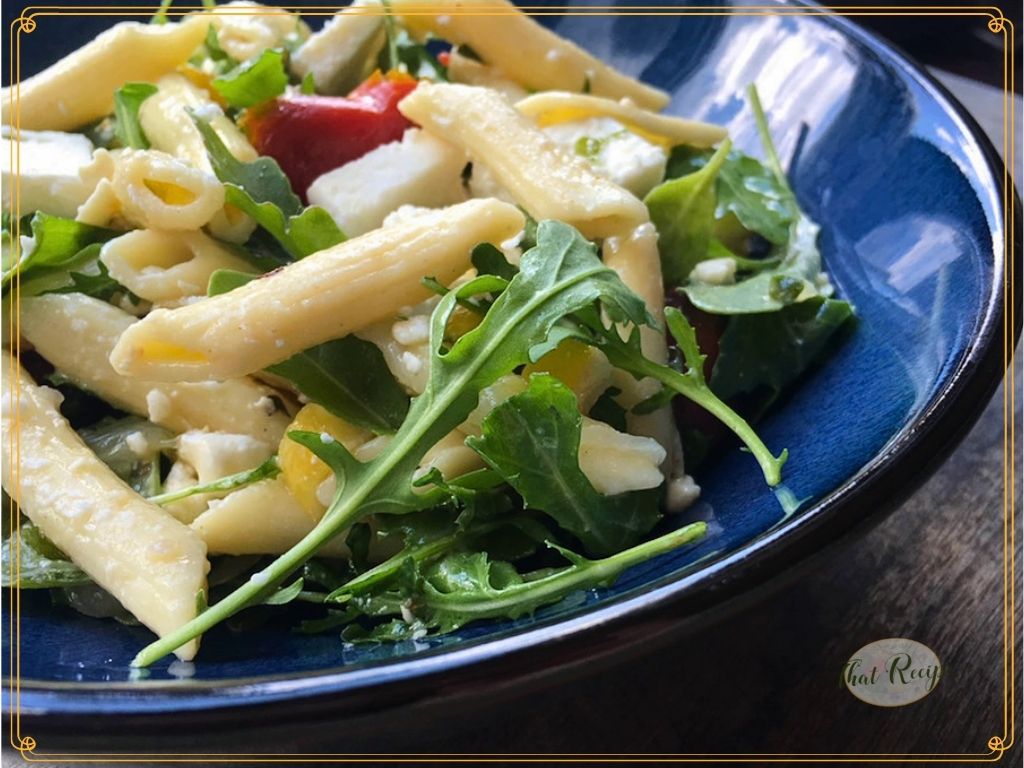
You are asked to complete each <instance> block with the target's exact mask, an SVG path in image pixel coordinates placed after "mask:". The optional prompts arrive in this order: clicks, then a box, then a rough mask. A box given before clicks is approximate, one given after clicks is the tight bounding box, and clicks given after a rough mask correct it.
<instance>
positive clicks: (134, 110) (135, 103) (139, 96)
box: [114, 83, 157, 149]
mask: <svg viewBox="0 0 1024 768" xmlns="http://www.w3.org/2000/svg"><path fill="white" fill-rule="evenodd" d="M156 91H157V87H156V86H155V85H153V84H152V83H125V84H124V85H122V86H121V87H120V88H118V89H117V90H116V91H114V119H115V123H114V131H115V133H116V134H117V138H118V139H119V140H120V142H121V144H123V145H124V146H126V147H128V148H130V149H149V140H148V139H146V134H145V133H144V132H143V130H142V124H141V123H140V122H139V107H141V106H142V102H144V101H145V100H146V99H148V98H149V97H150V96H152V95H153V94H154V93H156Z"/></svg>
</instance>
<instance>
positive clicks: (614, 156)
mask: <svg viewBox="0 0 1024 768" xmlns="http://www.w3.org/2000/svg"><path fill="white" fill-rule="evenodd" d="M543 131H544V133H546V134H547V135H548V136H549V137H550V138H551V139H552V140H553V141H555V143H557V144H559V145H560V146H562V147H564V148H566V149H567V150H569V151H570V152H572V153H574V154H577V155H581V156H583V157H585V158H586V159H588V160H590V162H591V164H592V165H593V167H594V170H595V171H597V173H599V174H601V175H602V176H604V177H605V178H606V179H608V180H609V181H611V182H613V183H615V184H618V185H619V186H620V187H624V188H625V189H628V190H629V191H630V192H632V193H633V194H634V195H636V196H637V197H641V198H642V197H643V196H644V195H646V194H647V193H648V192H650V191H651V190H652V189H654V187H656V186H657V185H658V184H660V183H661V180H662V179H664V178H665V165H666V163H667V162H668V153H667V152H666V151H665V150H664V148H662V147H660V146H658V145H657V144H652V143H651V142H649V141H647V140H646V139H644V138H642V137H640V136H638V135H637V134H635V133H633V132H632V131H630V130H629V129H628V128H626V127H625V126H624V125H623V124H622V123H620V122H619V121H618V120H614V119H612V118H610V117H590V118H587V119H585V120H570V121H567V122H563V123H555V124H553V125H549V126H546V127H545V128H543Z"/></svg>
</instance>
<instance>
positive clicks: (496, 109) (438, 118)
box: [399, 83, 647, 238]
mask: <svg viewBox="0 0 1024 768" xmlns="http://www.w3.org/2000/svg"><path fill="white" fill-rule="evenodd" d="M399 109H400V110H401V111H402V114H404V115H405V116H406V117H408V118H409V119H410V120H412V121H414V122H416V123H418V124H420V125H422V126H423V128H424V129H425V130H428V131H430V132H432V133H434V134H435V135H436V136H439V137H442V138H444V139H445V140H446V141H448V142H449V143H452V144H454V145H456V146H457V147H459V148H461V149H463V150H465V152H466V153H467V154H468V155H469V156H470V158H471V159H472V160H473V161H475V162H482V163H483V164H484V165H486V166H487V168H488V169H489V170H490V171H491V172H492V173H493V174H494V175H495V176H496V177H497V179H498V181H499V182H500V183H501V185H502V186H504V187H505V189H507V190H508V192H509V194H511V195H512V197H513V199H514V200H515V201H516V202H517V203H518V204H519V205H521V206H523V208H525V209H526V210H527V211H528V212H529V213H530V215H531V216H533V217H534V218H535V219H538V220H540V219H559V220H561V221H565V222H567V223H569V224H572V225H573V226H574V227H576V228H577V229H579V230H580V231H581V232H582V233H583V234H584V235H585V236H587V237H591V238H594V237H606V236H608V235H611V234H614V233H616V232H621V231H623V230H626V229H630V228H632V227H635V226H638V225H639V224H642V223H643V222H645V221H646V220H647V208H646V207H645V206H644V204H643V203H642V202H640V201H639V200H638V199H637V198H636V197H634V196H633V195H631V194H629V192H627V191H625V190H624V189H622V188H621V187H618V186H616V185H615V184H612V183H611V182H610V181H608V180H607V179H604V178H602V177H601V176H599V175H597V174H596V173H594V172H593V170H591V168H590V166H589V165H588V164H587V163H586V161H585V160H583V159H582V158H578V157H574V156H571V155H569V154H567V153H566V152H564V151H563V150H561V149H560V148H558V147H556V146H555V144H554V143H553V142H552V141H551V140H550V139H549V138H548V137H546V136H545V135H544V134H543V133H542V132H541V131H540V129H539V128H537V127H536V126H535V125H534V124H533V122H532V121H531V120H529V119H528V118H526V117H525V116H524V115H521V114H520V113H519V112H517V111H516V110H515V108H514V107H513V106H512V105H511V104H510V103H509V102H508V101H507V100H506V99H504V98H503V97H502V96H501V95H499V94H498V93H496V92H495V91H492V90H490V89H487V88H479V87H475V86H469V85H451V84H431V83H421V84H420V85H419V87H417V88H416V90H415V91H413V92H412V93H411V94H409V95H408V96H407V97H406V98H405V99H403V100H402V102H401V104H399Z"/></svg>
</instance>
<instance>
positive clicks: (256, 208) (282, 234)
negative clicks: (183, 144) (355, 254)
mask: <svg viewBox="0 0 1024 768" xmlns="http://www.w3.org/2000/svg"><path fill="white" fill-rule="evenodd" d="M192 119H193V121H194V122H195V124H196V127H197V128H198V129H199V132H200V134H201V135H202V137H203V142H204V143H205V144H206V151H207V153H208V154H209V157H210V165H211V166H212V167H213V172H214V173H215V174H216V175H217V178H218V179H220V180H221V182H223V184H224V191H225V200H226V202H228V203H230V204H231V205H234V206H235V207H236V208H238V209H239V210H241V211H242V212H243V213H246V214H248V215H249V216H251V217H252V218H253V219H254V220H255V221H256V223H257V224H259V225H260V226H261V227H263V228H264V229H265V230H266V231H267V232H268V233H270V235H271V236H273V238H274V239H275V240H276V241H277V242H278V243H279V244H280V245H281V247H282V248H283V249H284V250H285V252H286V253H287V255H288V256H289V257H290V258H291V259H293V260H294V259H301V258H303V257H304V256H308V255H309V254H311V253H316V252H317V251H322V250H323V249H324V248H330V247H331V246H332V245H337V244H338V243H340V242H342V241H343V240H345V234H344V233H343V232H342V231H341V230H340V229H339V228H338V225H337V224H336V223H335V222H334V219H332V218H331V215H330V214H329V213H327V211H325V210H324V209H323V208H319V207H317V206H315V205H311V206H308V207H306V208H303V206H302V201H301V200H299V198H298V195H296V194H295V193H294V192H293V191H292V187H291V184H290V183H289V181H288V177H287V176H285V175H284V171H282V170H281V166H279V165H278V164H277V162H276V161H275V160H274V159H272V158H270V157H260V158H258V159H256V160H254V161H253V162H251V163H243V162H242V161H240V160H237V159H235V157H234V156H233V155H232V154H231V153H230V152H229V151H228V149H227V147H226V146H224V142H223V141H221V138H220V136H218V135H217V132H216V131H215V130H213V128H212V127H211V126H210V124H209V122H208V121H206V120H203V119H201V118H199V117H197V116H196V115H195V114H193V115H192Z"/></svg>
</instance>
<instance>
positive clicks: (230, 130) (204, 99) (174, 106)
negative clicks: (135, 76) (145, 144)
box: [139, 73, 258, 173]
mask: <svg viewBox="0 0 1024 768" xmlns="http://www.w3.org/2000/svg"><path fill="white" fill-rule="evenodd" d="M156 84H157V88H158V90H157V92H156V93H154V94H153V95H152V96H150V97H149V98H148V99H146V100H145V101H144V102H142V105H141V106H140V107H139V123H140V125H141V126H142V130H143V131H145V133H146V138H147V139H148V140H149V143H150V146H152V148H153V149H158V150H160V151H161V152H166V153H167V154H169V155H173V156H174V157H176V158H178V159H179V160H182V161H183V162H186V163H188V164H189V165H191V166H192V167H193V168H198V169H199V170H201V171H206V172H207V173H213V169H212V167H211V166H210V159H209V156H208V155H207V153H206V145H205V144H204V143H203V137H202V135H201V134H200V133H199V129H198V128H196V126H195V123H193V122H192V118H191V117H190V116H189V114H188V112H189V110H192V111H194V112H198V113H200V114H203V115H205V116H206V117H207V118H208V120H209V123H210V127H211V128H213V130H214V131H216V133H217V135H218V136H219V137H220V140H221V141H223V142H224V146H225V147H227V149H228V151H229V152H230V153H231V154H232V155H233V156H234V157H235V158H236V159H237V160H241V161H243V162H247V163H248V162H252V161H253V160H255V159H256V158H257V157H258V155H257V153H256V150H255V149H253V147H252V144H250V143H249V140H248V139H247V138H246V137H245V134H244V133H242V131H241V129H240V128H239V127H238V126H237V125H235V123H234V122H233V121H232V120H231V118H229V117H228V116H227V115H225V114H224V112H223V110H222V109H221V108H220V107H218V106H217V105H216V104H215V103H214V101H213V100H212V99H211V98H210V96H209V93H208V92H207V91H204V90H203V89H202V88H198V87H197V86H195V85H193V84H192V83H191V82H189V80H188V79H187V78H185V77H184V76H183V75H179V74H177V73H172V74H169V75H165V76H164V77H161V78H160V79H159V80H158V81H157V83H156Z"/></svg>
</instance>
